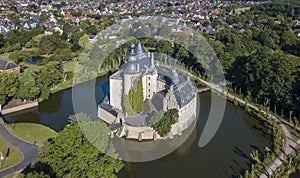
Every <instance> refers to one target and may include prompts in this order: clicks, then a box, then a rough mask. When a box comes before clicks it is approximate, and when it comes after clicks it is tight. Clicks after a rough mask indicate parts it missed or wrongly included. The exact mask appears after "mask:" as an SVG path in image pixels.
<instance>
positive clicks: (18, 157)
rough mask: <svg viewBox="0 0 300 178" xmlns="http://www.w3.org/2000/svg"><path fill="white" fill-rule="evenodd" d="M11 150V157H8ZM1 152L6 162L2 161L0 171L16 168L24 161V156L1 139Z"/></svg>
mask: <svg viewBox="0 0 300 178" xmlns="http://www.w3.org/2000/svg"><path fill="white" fill-rule="evenodd" d="M8 148H9V155H8V156H7V157H6V151H7V149H8ZM0 151H2V153H3V156H4V160H3V161H0V170H2V169H5V168H8V167H10V166H14V165H16V164H18V163H20V162H21V161H22V160H23V155H22V154H21V153H20V152H19V151H18V150H16V149H15V148H13V147H12V146H11V145H9V144H8V143H6V142H5V141H4V140H2V139H1V138H0Z"/></svg>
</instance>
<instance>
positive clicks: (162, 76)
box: [156, 66, 186, 85]
mask: <svg viewBox="0 0 300 178" xmlns="http://www.w3.org/2000/svg"><path fill="white" fill-rule="evenodd" d="M156 69H157V73H158V79H159V80H162V81H165V82H166V84H168V85H173V84H175V83H181V82H183V81H185V80H186V78H184V77H183V76H182V75H178V76H177V77H178V80H179V81H175V82H174V81H173V80H174V76H173V71H172V70H170V69H167V68H165V67H163V66H156Z"/></svg>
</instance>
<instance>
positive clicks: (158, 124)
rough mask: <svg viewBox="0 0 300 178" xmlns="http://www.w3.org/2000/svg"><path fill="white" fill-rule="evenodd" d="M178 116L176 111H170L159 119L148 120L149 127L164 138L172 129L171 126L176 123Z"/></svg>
mask: <svg viewBox="0 0 300 178" xmlns="http://www.w3.org/2000/svg"><path fill="white" fill-rule="evenodd" d="M178 117H179V115H178V110H177V109H170V110H168V111H167V112H165V113H164V114H163V116H162V117H161V118H154V120H150V122H151V127H152V128H153V129H154V130H156V131H157V132H158V134H159V135H160V136H162V137H164V136H166V135H167V134H168V133H169V132H170V131H171V128H172V125H173V124H175V123H176V122H177V119H178Z"/></svg>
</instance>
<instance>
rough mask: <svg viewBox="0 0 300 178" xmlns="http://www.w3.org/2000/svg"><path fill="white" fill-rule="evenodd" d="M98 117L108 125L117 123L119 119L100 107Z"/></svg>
mask: <svg viewBox="0 0 300 178" xmlns="http://www.w3.org/2000/svg"><path fill="white" fill-rule="evenodd" d="M98 117H99V118H100V119H102V120H104V121H105V122H106V123H108V124H112V123H115V122H116V121H117V117H115V116H114V115H113V114H111V113H110V112H107V111H106V110H105V109H103V108H101V107H100V106H98Z"/></svg>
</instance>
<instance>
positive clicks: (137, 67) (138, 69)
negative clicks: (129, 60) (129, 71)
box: [136, 63, 140, 72]
mask: <svg viewBox="0 0 300 178" xmlns="http://www.w3.org/2000/svg"><path fill="white" fill-rule="evenodd" d="M136 70H137V72H140V64H139V63H137V64H136Z"/></svg>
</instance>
